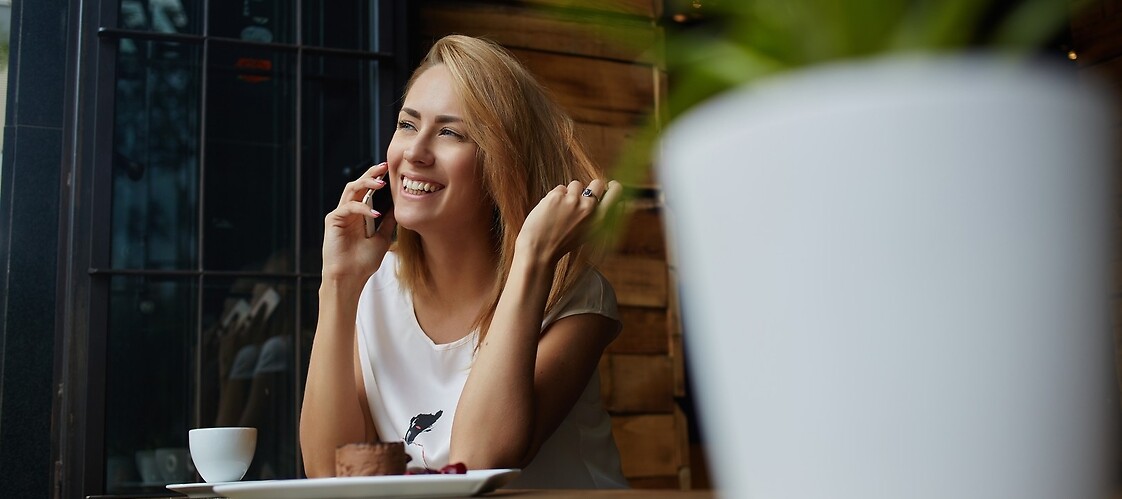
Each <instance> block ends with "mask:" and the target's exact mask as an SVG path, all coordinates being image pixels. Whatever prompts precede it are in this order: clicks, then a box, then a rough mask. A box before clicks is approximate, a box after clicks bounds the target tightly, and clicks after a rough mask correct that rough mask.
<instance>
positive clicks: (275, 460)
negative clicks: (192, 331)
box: [199, 255, 297, 480]
mask: <svg viewBox="0 0 1122 499" xmlns="http://www.w3.org/2000/svg"><path fill="white" fill-rule="evenodd" d="M285 258H287V256H283V255H278V257H276V258H274V259H271V260H274V261H275V262H274V263H279V261H280V260H283V259H285ZM266 270H268V269H266ZM294 289H295V286H294V284H293V283H292V282H291V281H289V280H282V279H269V278H240V279H231V278H208V279H207V280H206V281H205V288H204V296H203V300H204V307H203V310H204V314H203V317H204V319H203V323H204V329H203V354H202V365H201V367H200V369H201V372H200V379H201V380H202V386H201V387H200V397H199V400H200V414H201V416H200V417H201V421H200V425H199V426H204V427H209V426H250V427H254V428H257V452H256V453H255V454H254V458H253V463H252V464H251V465H250V468H249V471H247V472H246V476H245V479H246V480H255V479H272V478H296V477H297V474H296V440H297V439H296V374H295V370H294V369H293V366H294V365H295V364H296V360H297V354H296V352H295V341H294V339H295V331H296V327H295V324H296V306H295V303H296V293H295V292H294Z"/></svg>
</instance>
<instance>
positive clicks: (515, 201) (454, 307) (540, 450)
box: [300, 36, 626, 488]
mask: <svg viewBox="0 0 1122 499" xmlns="http://www.w3.org/2000/svg"><path fill="white" fill-rule="evenodd" d="M386 159H387V162H386V163H383V164H381V165H377V166H374V167H371V168H370V169H369V170H367V171H366V173H365V174H364V175H363V176H362V178H360V179H358V180H355V181H354V182H351V183H349V184H347V187H346V188H345V189H344V191H343V195H342V198H341V199H340V201H339V206H338V207H337V208H336V209H335V210H334V211H332V212H331V213H329V214H328V215H327V217H326V221H325V229H324V243H323V282H322V284H321V287H320V292H319V297H320V315H319V322H318V325H317V330H316V338H315V342H314V344H313V348H312V357H311V364H310V366H309V372H308V380H307V389H306V391H305V395H304V405H303V410H302V413H301V424H300V439H301V446H302V449H303V453H304V465H305V469H306V472H307V474H308V476H328V475H332V474H333V473H334V452H335V448H336V447H337V446H339V445H343V444H347V443H352V442H362V441H376V440H380V441H399V440H400V441H404V442H405V444H406V450H407V452H408V453H409V455H410V456H411V458H412V460H411V462H410V466H411V467H427V468H440V467H442V466H444V465H446V464H449V463H459V462H462V463H464V464H466V465H467V467H468V468H469V469H485V468H523V473H522V474H521V476H520V477H519V479H518V481H516V483H515V485H517V486H522V487H581V488H592V487H623V486H626V482H625V481H624V479H623V477H622V474H621V473H620V470H619V457H618V452H617V450H616V448H615V444H614V442H613V441H612V436H611V425H610V422H609V419H608V416H607V413H606V412H605V411H604V410H603V408H602V406H601V405H600V394H599V381H598V379H597V378H596V377H595V375H594V374H595V372H596V367H597V364H598V361H599V359H600V356H601V354H602V353H603V351H604V349H605V348H606V347H607V346H608V344H609V343H610V342H611V341H612V340H613V339H614V338H615V336H616V335H617V334H618V331H619V328H620V324H619V321H618V313H617V311H616V303H615V295H614V292H613V291H612V288H611V286H610V285H609V284H608V283H607V281H605V280H604V278H603V276H601V275H600V274H599V273H597V272H596V271H595V270H593V269H591V268H590V267H589V266H588V264H587V256H588V255H587V253H588V251H589V250H588V248H587V247H586V245H585V244H584V242H585V239H586V237H587V235H588V234H589V233H590V232H591V231H592V230H594V229H595V228H597V227H598V225H599V223H600V222H601V221H602V219H603V218H604V215H605V213H606V212H607V210H608V209H609V208H610V207H611V206H612V205H613V204H614V203H615V202H616V201H617V200H618V198H619V195H620V192H621V188H620V186H619V184H618V183H617V182H614V181H612V182H608V183H605V182H604V181H603V180H600V179H599V177H598V176H599V174H600V171H599V170H598V169H597V168H596V166H595V165H593V164H592V162H591V161H589V159H588V157H587V156H586V154H585V153H584V151H583V149H582V147H581V146H580V144H579V143H578V142H577V141H576V139H575V138H574V136H573V124H572V121H571V120H570V119H569V118H568V117H567V116H566V115H565V114H564V112H563V111H561V109H560V108H559V107H558V106H557V105H556V104H555V103H553V102H552V101H551V100H550V99H549V98H548V96H547V95H546V93H545V92H544V90H543V89H542V88H541V87H540V85H539V84H538V83H537V82H536V81H535V80H534V79H533V77H532V76H531V75H530V74H529V73H528V72H527V71H526V70H525V69H524V68H523V67H522V66H521V65H520V64H518V62H517V61H516V60H515V59H514V58H513V57H512V56H511V55H510V54H509V53H507V52H506V51H504V50H503V49H502V48H500V47H498V46H497V45H495V44H493V43H491V42H487V41H484V40H479V39H475V38H469V37H464V36H449V37H446V38H443V39H441V40H439V41H438V42H437V43H436V44H435V45H434V46H433V48H432V50H431V51H430V52H429V54H428V55H427V56H426V58H425V60H424V61H423V62H422V64H421V66H420V67H419V68H418V69H417V70H416V72H415V73H414V74H413V77H412V78H411V80H410V81H409V84H408V86H407V90H406V96H405V100H404V103H403V105H402V108H401V112H400V114H399V117H398V125H397V130H396V131H395V133H394V136H393V139H392V140H391V141H390V145H389V148H388V150H387V158H386ZM386 172H388V173H389V178H390V179H391V180H390V183H389V184H388V185H387V184H384V183H383V182H382V181H381V180H380V179H378V177H381V176H382V174H383V173H386ZM573 179H575V180H573ZM566 182H567V184H566ZM383 188H388V189H392V191H391V192H392V195H393V200H394V208H393V212H392V214H391V213H386V214H381V213H376V212H372V210H370V208H369V207H367V206H366V205H365V204H364V203H362V202H361V199H362V198H363V195H364V194H365V193H366V192H367V191H368V190H370V189H383ZM372 217H385V221H384V223H383V224H382V226H381V228H380V230H379V231H378V232H377V233H376V234H375V235H374V236H373V237H371V238H369V239H368V238H365V237H364V229H363V224H364V219H370V218H372ZM395 228H396V229H397V240H396V242H395V243H394V248H393V251H389V250H390V247H391V237H390V234H391V233H392V231H393V230H394V229H395Z"/></svg>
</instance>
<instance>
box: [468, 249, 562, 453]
mask: <svg viewBox="0 0 1122 499" xmlns="http://www.w3.org/2000/svg"><path fill="white" fill-rule="evenodd" d="M526 253H530V252H522V254H516V256H515V259H514V262H513V265H512V266H511V272H510V276H509V277H508V279H507V282H506V285H505V287H504V288H503V291H502V296H501V297H500V298H499V303H498V306H497V308H496V310H495V315H494V318H493V319H492V321H491V326H490V328H489V330H488V333H487V335H486V336H485V337H484V339H483V342H482V343H481V344H480V346H479V351H478V353H477V354H476V358H475V361H474V363H473V364H472V368H471V373H470V374H469V375H468V379H467V382H466V383H465V384H464V389H463V392H462V393H461V395H460V401H459V404H458V405H457V407H456V418H455V420H454V421H453V422H452V438H451V448H450V456H449V460H450V462H463V463H465V464H467V466H468V467H469V468H477V469H478V468H504V467H506V468H511V467H521V466H522V465H523V464H524V463H525V461H526V460H527V457H528V456H527V454H528V453H529V451H530V449H531V448H532V447H533V438H534V432H535V430H536V424H535V418H536V414H535V410H534V406H535V400H534V366H535V359H536V355H537V347H538V339H539V337H540V335H541V323H542V316H543V313H544V308H545V304H546V300H547V299H548V297H549V291H550V287H551V285H552V283H553V270H554V265H553V264H551V263H550V262H548V261H545V260H544V259H537V260H535V259H534V258H533V257H525V256H524V255H525V254H526ZM530 254H531V255H532V254H533V253H530Z"/></svg>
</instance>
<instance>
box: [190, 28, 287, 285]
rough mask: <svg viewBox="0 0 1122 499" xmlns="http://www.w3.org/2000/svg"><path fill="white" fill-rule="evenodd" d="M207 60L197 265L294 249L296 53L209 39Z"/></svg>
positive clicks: (221, 264)
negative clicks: (200, 251) (201, 256)
mask: <svg viewBox="0 0 1122 499" xmlns="http://www.w3.org/2000/svg"><path fill="white" fill-rule="evenodd" d="M208 60H209V62H208V64H209V70H210V72H209V74H208V77H207V106H206V109H207V128H206V138H207V147H206V176H205V178H206V180H205V182H206V189H205V194H204V196H205V202H206V205H205V207H204V212H205V214H204V223H205V238H206V239H205V241H206V243H205V244H206V247H205V248H204V252H205V256H204V267H206V268H207V269H210V270H240V269H242V268H243V267H245V266H246V265H248V264H251V263H253V262H256V261H260V260H262V259H264V258H266V257H268V255H270V254H271V253H272V252H273V251H274V250H276V249H280V248H293V247H295V240H294V234H295V223H296V220H295V213H296V203H295V201H296V194H295V185H296V179H295V172H296V169H295V168H296V151H297V146H296V129H295V116H296V86H295V81H294V79H293V76H294V75H293V73H292V70H293V68H294V67H295V54H292V53H286V52H279V53H278V52H273V51H268V50H263V49H258V48H249V47H245V46H237V45H227V44H219V43H214V44H212V45H211V49H210V53H209V54H208ZM284 270H286V271H292V270H293V267H289V268H287V269H284Z"/></svg>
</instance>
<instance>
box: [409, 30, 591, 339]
mask: <svg viewBox="0 0 1122 499" xmlns="http://www.w3.org/2000/svg"><path fill="white" fill-rule="evenodd" d="M437 65H442V66H444V67H445V68H446V69H447V70H448V72H449V73H450V74H451V75H452V82H453V83H452V85H453V87H454V90H455V92H456V94H457V95H458V96H459V97H460V99H461V101H462V102H463V105H464V114H465V116H464V127H465V131H466V132H467V134H468V137H471V139H472V140H473V141H475V143H476V144H477V146H478V147H477V150H478V153H477V160H478V162H479V165H480V167H481V168H480V170H481V171H482V177H483V178H482V182H483V185H484V191H485V192H486V193H487V195H488V196H489V198H490V199H489V201H490V202H491V204H492V205H493V206H494V220H493V223H492V229H491V241H492V243H493V245H494V248H495V251H496V252H497V254H498V260H497V263H496V268H495V287H494V289H492V291H491V297H490V300H489V301H488V305H487V306H485V307H484V308H483V310H482V311H481V313H480V314H479V316H478V317H477V318H476V321H475V323H474V324H473V327H478V328H479V343H478V344H482V342H483V338H484V337H485V336H486V334H487V330H488V328H489V327H490V323H491V319H492V318H493V317H494V313H495V308H496V307H497V305H498V302H499V295H500V293H501V292H502V289H503V287H504V286H505V284H506V280H507V276H508V275H509V273H510V267H511V263H512V259H513V258H514V242H515V239H516V238H517V237H518V232H519V230H521V228H522V223H523V222H524V221H525V220H526V215H527V214H529V213H530V210H531V209H533V208H534V206H535V205H537V203H538V201H540V200H541V199H542V198H543V197H544V196H545V195H546V193H547V192H549V191H550V190H551V189H553V188H554V187H556V186H558V185H561V184H567V183H568V182H570V181H572V180H579V181H581V182H583V183H588V182H590V181H591V180H593V179H595V178H598V177H600V176H601V170H600V169H599V168H598V167H597V166H596V165H595V164H594V163H593V162H592V161H591V160H590V159H589V158H588V154H587V153H586V152H585V150H584V147H583V145H582V144H581V143H580V142H579V141H578V140H577V139H576V137H575V133H574V126H573V120H572V119H571V118H570V117H569V116H568V114H566V113H565V112H564V110H562V109H561V107H560V106H558V105H557V103H555V102H554V101H553V99H552V98H551V97H550V96H549V94H548V92H547V91H546V89H545V88H544V87H542V86H541V84H539V83H538V82H537V80H536V79H534V77H533V75H531V74H530V72H529V71H527V70H526V68H524V67H523V66H522V65H521V64H520V63H519V62H518V61H517V60H516V59H515V58H514V56H513V55H511V54H510V53H509V52H507V51H506V50H505V49H503V48H502V47H500V46H499V45H498V44H496V43H494V42H491V41H489V40H485V39H480V38H472V37H468V36H462V35H450V36H446V37H444V38H441V39H440V40H438V41H437V42H436V43H435V44H434V45H433V47H432V49H431V50H429V52H428V55H426V56H425V58H424V60H423V61H422V62H421V64H420V66H419V67H418V68H417V70H416V71H414V72H413V76H412V77H411V78H410V80H409V82H408V84H407V85H406V93H408V92H409V88H412V86H413V83H414V82H415V81H416V80H417V77H418V76H419V75H420V74H421V73H423V72H425V71H426V70H427V69H429V68H431V67H433V66H437ZM396 250H397V253H398V255H399V257H400V261H401V265H400V267H398V277H399V279H400V280H401V282H402V284H403V285H404V286H405V287H406V289H410V290H414V289H424V288H425V287H426V286H428V285H429V275H428V271H427V268H426V266H425V255H424V253H423V251H422V246H421V238H420V235H418V234H417V233H416V232H413V231H411V230H408V229H405V228H403V227H398V234H397V244H396ZM588 252H589V250H588V249H587V248H585V247H584V246H582V247H581V248H579V249H577V250H575V251H573V252H571V253H569V254H568V255H566V256H564V257H562V258H561V260H560V261H559V262H558V264H557V268H556V269H555V271H554V277H553V285H552V287H551V289H550V293H549V299H548V301H547V303H546V310H549V309H550V308H551V307H552V306H553V305H555V304H556V302H557V300H558V299H559V298H560V296H561V295H562V293H564V291H566V290H567V289H568V287H570V286H571V285H572V283H573V281H574V280H575V279H576V277H577V275H578V273H579V272H581V271H583V270H584V269H585V268H586V267H587V266H588V264H589V262H588Z"/></svg>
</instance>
